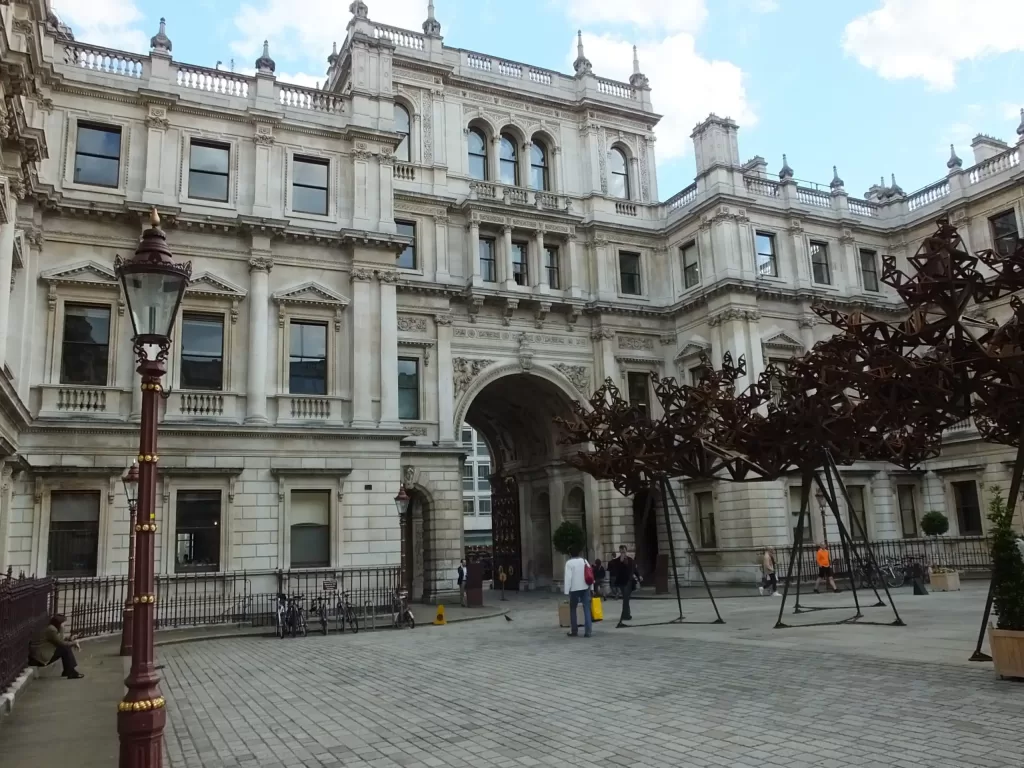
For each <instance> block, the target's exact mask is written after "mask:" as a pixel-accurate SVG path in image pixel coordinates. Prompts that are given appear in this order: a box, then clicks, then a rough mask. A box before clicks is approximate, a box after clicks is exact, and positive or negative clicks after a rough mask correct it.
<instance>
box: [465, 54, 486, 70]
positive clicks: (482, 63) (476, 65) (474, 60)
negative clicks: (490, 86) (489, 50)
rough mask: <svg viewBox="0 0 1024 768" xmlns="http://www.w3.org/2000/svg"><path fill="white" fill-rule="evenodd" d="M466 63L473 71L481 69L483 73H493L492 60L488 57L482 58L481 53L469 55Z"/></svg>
mask: <svg viewBox="0 0 1024 768" xmlns="http://www.w3.org/2000/svg"><path fill="white" fill-rule="evenodd" d="M466 63H467V64H468V65H469V66H470V67H472V68H473V69H479V70H481V71H483V72H490V71H491V60H490V58H489V57H487V56H481V55H480V54H479V53H467V54H466Z"/></svg>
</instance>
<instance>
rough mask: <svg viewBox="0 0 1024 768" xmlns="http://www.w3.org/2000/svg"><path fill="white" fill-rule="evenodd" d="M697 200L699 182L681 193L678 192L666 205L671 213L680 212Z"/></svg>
mask: <svg viewBox="0 0 1024 768" xmlns="http://www.w3.org/2000/svg"><path fill="white" fill-rule="evenodd" d="M696 199H697V182H694V183H693V184H691V185H690V186H688V187H686V188H685V189H683V190H682V191H681V192H677V193H676V194H674V195H672V197H670V198H669V199H668V200H666V201H665V205H667V206H668V209H669V210H670V211H678V210H679V209H680V208H685V207H686V206H688V205H689V204H690V203H692V202H693V201H694V200H696Z"/></svg>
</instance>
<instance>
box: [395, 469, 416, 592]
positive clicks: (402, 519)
mask: <svg viewBox="0 0 1024 768" xmlns="http://www.w3.org/2000/svg"><path fill="white" fill-rule="evenodd" d="M395 507H396V508H397V509H398V524H399V526H400V528H401V531H402V539H401V541H402V549H401V555H400V557H399V562H400V563H401V566H400V567H401V569H402V572H401V574H400V575H399V577H398V585H399V587H400V588H401V589H402V590H406V589H409V588H410V587H411V586H412V585H410V584H406V583H405V581H406V565H405V564H406V558H407V557H409V556H410V553H409V552H408V551H407V550H408V547H407V542H406V538H407V537H408V525H409V494H408V493H406V492H405V485H404V484H403V485H401V486H399V488H398V495H396V496H395Z"/></svg>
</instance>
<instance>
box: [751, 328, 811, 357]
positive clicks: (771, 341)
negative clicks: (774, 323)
mask: <svg viewBox="0 0 1024 768" xmlns="http://www.w3.org/2000/svg"><path fill="white" fill-rule="evenodd" d="M761 345H762V346H763V347H764V348H765V349H778V350H784V351H787V352H789V353H791V354H795V353H797V352H802V351H803V348H804V343H803V342H802V341H800V340H799V339H794V338H793V337H792V336H790V335H789V334H788V333H786V332H785V331H780V330H778V329H775V330H771V331H769V332H768V333H766V334H765V335H764V336H763V337H762V338H761Z"/></svg>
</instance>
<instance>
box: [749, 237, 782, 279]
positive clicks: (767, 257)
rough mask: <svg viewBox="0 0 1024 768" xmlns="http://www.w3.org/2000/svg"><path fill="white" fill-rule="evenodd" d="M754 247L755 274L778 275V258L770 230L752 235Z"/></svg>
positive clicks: (763, 275) (764, 275)
mask: <svg viewBox="0 0 1024 768" xmlns="http://www.w3.org/2000/svg"><path fill="white" fill-rule="evenodd" d="M754 248H755V249H756V252H757V274H759V275H760V276H761V277H778V276H779V260H778V257H777V256H776V252H775V235H773V234H771V233H770V232H758V233H757V234H755V235H754Z"/></svg>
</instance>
